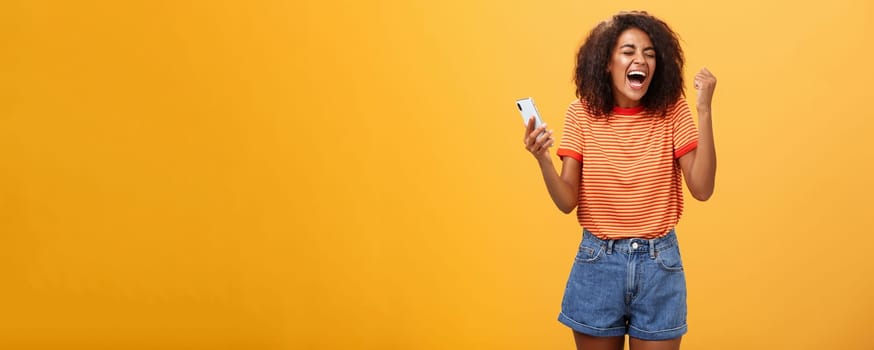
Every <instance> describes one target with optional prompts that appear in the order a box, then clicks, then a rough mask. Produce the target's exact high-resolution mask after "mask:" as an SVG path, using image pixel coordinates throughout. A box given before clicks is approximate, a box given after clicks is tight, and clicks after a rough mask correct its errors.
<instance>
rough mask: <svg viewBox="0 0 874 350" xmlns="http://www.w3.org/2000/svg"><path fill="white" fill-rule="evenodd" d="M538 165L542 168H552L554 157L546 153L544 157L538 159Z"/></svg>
mask: <svg viewBox="0 0 874 350" xmlns="http://www.w3.org/2000/svg"><path fill="white" fill-rule="evenodd" d="M537 164H539V165H540V166H541V167H543V166H547V165H549V166H552V157H551V156H550V155H549V153H544V154H543V155H542V156H539V157H537Z"/></svg>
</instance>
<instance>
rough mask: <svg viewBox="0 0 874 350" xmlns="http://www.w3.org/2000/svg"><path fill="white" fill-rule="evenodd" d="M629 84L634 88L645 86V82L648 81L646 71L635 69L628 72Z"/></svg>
mask: <svg viewBox="0 0 874 350" xmlns="http://www.w3.org/2000/svg"><path fill="white" fill-rule="evenodd" d="M627 78H628V85H629V86H631V88H632V89H641V88H643V83H644V81H646V72H643V71H639V70H635V71H631V72H628V75H627Z"/></svg>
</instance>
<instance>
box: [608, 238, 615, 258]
mask: <svg viewBox="0 0 874 350" xmlns="http://www.w3.org/2000/svg"><path fill="white" fill-rule="evenodd" d="M615 241H616V240H615V239H608V240H607V255H610V254H613V242H615Z"/></svg>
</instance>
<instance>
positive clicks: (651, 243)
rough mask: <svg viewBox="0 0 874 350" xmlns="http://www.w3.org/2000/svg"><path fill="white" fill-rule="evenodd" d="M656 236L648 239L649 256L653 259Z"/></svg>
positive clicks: (654, 256)
mask: <svg viewBox="0 0 874 350" xmlns="http://www.w3.org/2000/svg"><path fill="white" fill-rule="evenodd" d="M655 241H656V238H653V239H650V240H649V258H650V259H653V260H655V258H656V244H655Z"/></svg>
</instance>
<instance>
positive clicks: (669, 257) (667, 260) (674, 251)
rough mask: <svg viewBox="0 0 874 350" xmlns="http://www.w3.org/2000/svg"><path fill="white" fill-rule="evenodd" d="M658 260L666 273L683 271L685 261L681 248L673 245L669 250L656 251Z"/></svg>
mask: <svg viewBox="0 0 874 350" xmlns="http://www.w3.org/2000/svg"><path fill="white" fill-rule="evenodd" d="M656 260H657V261H658V263H659V267H661V268H662V269H663V270H665V271H670V272H679V271H683V259H682V258H681V257H680V248H679V247H678V246H677V245H673V246H671V247H669V248H667V249H662V250H657V251H656Z"/></svg>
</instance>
